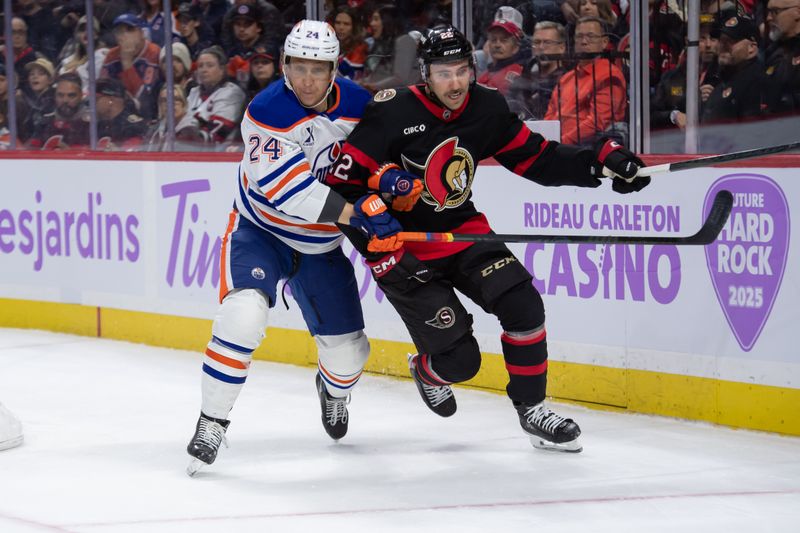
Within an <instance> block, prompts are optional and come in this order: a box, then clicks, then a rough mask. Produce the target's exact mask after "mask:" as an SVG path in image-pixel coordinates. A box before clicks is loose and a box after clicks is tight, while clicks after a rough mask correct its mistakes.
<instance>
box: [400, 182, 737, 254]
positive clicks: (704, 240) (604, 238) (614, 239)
mask: <svg viewBox="0 0 800 533" xmlns="http://www.w3.org/2000/svg"><path fill="white" fill-rule="evenodd" d="M732 207H733V195H732V194H731V193H730V191H724V190H723V191H719V192H718V193H717V195H716V196H715V197H714V203H713V204H712V205H711V210H710V211H709V213H708V217H707V218H706V220H705V222H704V223H703V226H702V227H701V228H700V230H698V232H697V233H695V234H694V235H687V236H685V237H663V236H655V237H649V236H646V235H643V236H631V235H533V234H499V233H485V234H474V233H425V232H416V231H401V232H400V233H399V234H398V236H399V237H400V239H402V240H403V241H407V242H543V243H567V244H580V243H593V244H675V245H698V244H700V245H705V244H711V243H712V242H714V240H715V239H716V238H717V235H719V232H720V231H722V228H723V226H725V223H726V222H727V221H728V216H729V215H730V213H731V208H732Z"/></svg>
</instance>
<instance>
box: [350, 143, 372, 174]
mask: <svg viewBox="0 0 800 533" xmlns="http://www.w3.org/2000/svg"><path fill="white" fill-rule="evenodd" d="M342 152H345V153H348V154H350V155H351V156H352V157H353V159H354V160H355V162H356V163H358V164H359V165H361V166H362V167H364V168H366V169H367V170H368V171H370V172H375V171H376V170H378V167H379V166H380V165H378V162H377V161H375V160H374V159H372V158H371V157H370V156H368V155H367V154H365V153H364V152H362V151H361V150H359V149H358V148H356V147H355V146H353V145H352V144H350V143H344V146H343V147H342Z"/></svg>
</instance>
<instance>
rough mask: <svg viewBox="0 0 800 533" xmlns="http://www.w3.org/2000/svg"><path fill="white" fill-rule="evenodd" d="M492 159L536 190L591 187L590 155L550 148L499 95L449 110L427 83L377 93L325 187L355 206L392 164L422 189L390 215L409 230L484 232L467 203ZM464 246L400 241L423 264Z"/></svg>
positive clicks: (471, 97)
mask: <svg viewBox="0 0 800 533" xmlns="http://www.w3.org/2000/svg"><path fill="white" fill-rule="evenodd" d="M490 157H494V158H495V159H496V160H497V161H498V162H499V163H500V164H501V165H503V166H504V167H506V168H507V169H509V170H510V171H512V172H514V173H515V174H518V175H520V176H523V177H525V178H527V179H530V180H532V181H535V182H536V183H539V184H541V185H546V186H556V185H575V186H579V187H596V186H598V185H599V184H600V181H599V180H598V179H596V178H595V177H594V176H593V175H592V173H591V168H592V162H593V161H594V158H595V157H594V153H593V152H592V151H591V150H589V149H583V148H578V147H574V146H568V145H561V144H559V143H557V142H548V141H546V140H545V139H544V138H543V137H542V136H541V135H539V134H536V133H533V132H531V131H530V130H529V129H528V128H527V127H526V126H525V124H524V123H523V122H522V121H521V120H520V119H519V118H518V117H517V116H516V115H515V114H513V113H511V112H510V111H509V110H508V106H507V104H506V101H505V99H504V98H503V96H502V95H500V93H498V92H497V91H495V90H493V89H488V88H486V87H483V86H481V85H474V86H473V87H472V88H471V89H470V91H469V94H468V96H467V99H466V100H465V102H464V104H463V105H462V106H461V107H460V108H459V109H457V110H450V109H447V108H446V107H444V106H441V105H438V104H437V103H435V102H434V101H432V100H431V99H430V98H429V97H428V96H427V95H426V94H425V88H424V85H420V86H411V87H407V88H403V89H397V90H395V89H386V90H383V91H380V92H378V93H377V94H376V95H375V97H374V98H373V101H372V102H370V104H369V105H368V106H367V108H366V110H365V112H364V116H363V117H362V119H361V122H360V123H359V124H358V126H356V128H355V129H354V130H353V132H352V133H351V134H350V136H349V137H348V138H347V142H346V143H345V144H344V146H343V147H342V152H341V155H340V157H339V159H338V160H337V162H336V163H335V164H334V166H333V167H332V170H331V173H330V174H329V175H328V178H327V182H328V184H329V185H330V186H331V187H333V188H335V189H336V190H338V191H339V192H340V193H341V194H343V195H344V196H345V197H346V198H347V199H348V200H350V201H354V200H356V199H357V198H359V197H360V196H362V195H364V194H365V192H366V189H367V180H368V178H369V176H370V175H371V174H372V173H373V172H375V170H376V169H377V168H378V167H379V166H380V165H382V164H384V163H388V162H393V163H396V164H398V165H400V166H402V167H403V168H405V169H406V170H407V171H409V172H412V173H414V174H416V175H417V176H419V178H420V179H421V180H422V181H423V185H424V189H423V192H422V195H421V197H420V200H419V201H418V202H417V204H416V206H415V207H414V209H413V210H411V211H410V212H396V211H392V215H393V216H394V217H395V218H397V220H398V221H399V222H400V223H401V224H402V226H403V229H404V230H406V231H423V232H452V233H488V232H490V231H491V229H490V227H489V224H488V222H487V220H486V218H485V217H484V216H483V215H482V214H481V213H480V212H479V211H478V210H477V209H476V208H475V205H474V204H473V203H472V200H471V197H472V183H473V180H474V178H475V170H476V168H477V166H478V163H479V162H480V161H481V160H483V159H487V158H490ZM469 245H470V244H469V243H448V244H441V243H410V242H409V243H405V246H406V248H407V249H408V250H409V251H411V252H413V253H414V254H415V255H417V256H418V257H419V258H420V259H432V258H436V257H443V256H446V255H450V254H452V253H456V252H458V251H461V250H463V249H464V248H466V247H467V246H469Z"/></svg>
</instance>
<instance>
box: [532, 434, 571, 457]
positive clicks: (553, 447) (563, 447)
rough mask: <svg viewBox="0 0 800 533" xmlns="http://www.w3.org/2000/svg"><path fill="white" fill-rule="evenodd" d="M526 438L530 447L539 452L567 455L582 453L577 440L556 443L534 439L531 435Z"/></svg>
mask: <svg viewBox="0 0 800 533" xmlns="http://www.w3.org/2000/svg"><path fill="white" fill-rule="evenodd" d="M528 437H529V438H530V440H531V445H532V446H533V447H534V448H537V449H539V450H547V451H553V452H567V453H580V452H581V451H583V446H582V445H581V443H580V441H579V440H578V439H575V440H571V441H568V442H560V443H556V442H550V441H549V440H544V439H543V438H541V437H534V436H533V435H528Z"/></svg>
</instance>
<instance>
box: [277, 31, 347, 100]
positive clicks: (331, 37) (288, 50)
mask: <svg viewBox="0 0 800 533" xmlns="http://www.w3.org/2000/svg"><path fill="white" fill-rule="evenodd" d="M289 57H296V58H298V59H314V60H317V61H330V62H331V82H330V85H328V90H327V92H326V93H325V97H324V98H327V97H328V94H329V93H330V92H331V89H332V88H333V81H334V79H335V78H336V70H337V68H338V66H339V39H337V38H336V32H335V31H333V28H332V27H331V25H330V24H328V23H327V22H320V21H318V20H301V21H300V22H298V23H297V24H295V25H294V28H292V31H290V32H289V35H287V36H286V41H284V43H283V55H282V57H281V66H282V67H283V68H284V69H285V67H286V63H287V61H286V59H287V58H289ZM283 79H284V82H285V83H286V86H287V87H288V88H289V89H290V90H292V91H294V89H293V88H292V84H291V82H290V81H289V77H288V76H284V78H283ZM320 102H321V101H320Z"/></svg>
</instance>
